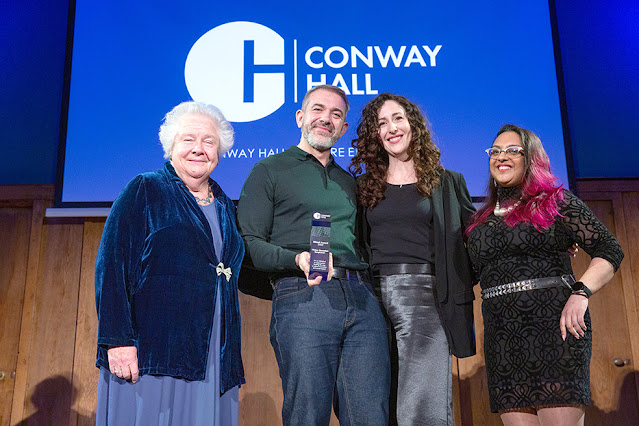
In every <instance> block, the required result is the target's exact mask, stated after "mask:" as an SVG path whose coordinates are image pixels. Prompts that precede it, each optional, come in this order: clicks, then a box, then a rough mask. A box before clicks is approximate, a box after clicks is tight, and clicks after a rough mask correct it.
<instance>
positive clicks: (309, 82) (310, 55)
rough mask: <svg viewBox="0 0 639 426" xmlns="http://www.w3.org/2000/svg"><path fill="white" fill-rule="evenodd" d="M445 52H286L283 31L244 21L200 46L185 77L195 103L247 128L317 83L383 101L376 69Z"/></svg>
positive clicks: (426, 61)
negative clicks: (207, 105)
mask: <svg viewBox="0 0 639 426" xmlns="http://www.w3.org/2000/svg"><path fill="white" fill-rule="evenodd" d="M298 44H299V45H304V44H307V45H308V47H304V48H300V47H299V46H298ZM441 50H442V45H441V44H438V45H434V46H432V47H431V46H428V45H417V44H413V45H401V46H376V45H373V46H319V45H314V42H313V41H308V40H297V39H294V40H292V49H289V50H288V51H285V40H284V38H283V37H282V36H280V35H279V34H278V33H277V32H275V31H273V30H272V29H270V28H268V27H266V26H264V25H261V24H258V23H255V22H244V21H238V22H229V23H226V24H222V25H220V26H217V27H215V28H213V29H212V30H210V31H208V32H206V33H205V34H204V35H202V36H201V37H200V38H199V39H198V40H197V41H196V42H195V44H194V45H193V46H192V47H191V50H190V51H189V54H188V56H187V58H186V64H185V69H184V77H185V82H186V87H187V89H188V91H189V94H190V95H191V97H192V98H193V99H194V100H196V101H201V102H206V103H212V104H215V105H216V106H218V107H219V108H220V109H221V110H222V111H224V114H225V116H226V118H227V119H228V120H230V121H233V122H249V121H255V120H259V119H261V118H264V117H267V116H268V115H270V114H272V113H273V112H275V111H277V110H278V109H279V108H280V107H281V106H282V105H284V103H285V102H286V100H287V99H286V93H287V91H286V89H287V88H288V90H289V93H291V94H292V96H289V97H290V98H291V99H288V100H289V101H291V102H293V103H297V102H298V94H299V93H301V94H302V95H303V94H304V93H306V91H307V90H309V89H311V88H312V87H314V86H316V85H319V84H332V85H334V86H338V87H340V88H342V89H343V90H344V91H345V92H346V94H347V95H377V94H378V92H379V91H378V90H377V89H376V88H375V84H374V81H375V78H374V73H375V71H376V70H388V69H391V68H393V69H396V70H397V72H401V70H403V69H405V68H409V67H411V68H412V67H421V68H424V69H426V68H429V67H436V66H437V59H438V58H437V56H438V55H439V54H440V52H441ZM287 52H288V55H287ZM396 78H402V76H401V75H399V74H398V75H397V76H396Z"/></svg>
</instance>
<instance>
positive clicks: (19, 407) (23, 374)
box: [11, 200, 48, 424]
mask: <svg viewBox="0 0 639 426" xmlns="http://www.w3.org/2000/svg"><path fill="white" fill-rule="evenodd" d="M47 204H48V203H47V202H45V201H43V200H35V201H33V203H32V212H31V226H30V232H29V256H28V260H27V270H26V281H25V288H24V302H23V305H22V320H21V322H20V344H19V345H18V362H17V364H16V377H15V385H14V388H13V402H12V404H11V424H16V423H18V422H19V421H21V420H22V419H23V418H24V415H23V414H24V408H25V401H26V398H27V395H26V392H27V375H28V364H29V359H30V356H31V352H32V343H33V338H32V332H33V329H34V327H35V324H34V319H35V315H36V293H37V288H38V271H39V269H40V252H41V250H40V247H41V244H42V228H43V227H42V223H43V222H44V211H45V208H46V206H47Z"/></svg>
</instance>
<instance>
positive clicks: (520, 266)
mask: <svg viewBox="0 0 639 426" xmlns="http://www.w3.org/2000/svg"><path fill="white" fill-rule="evenodd" d="M508 198H510V199H511V200H512V199H518V198H519V189H518V188H502V189H501V191H500V199H501V200H502V201H504V200H506V199H508ZM502 205H503V203H502ZM559 212H560V214H561V216H562V217H557V218H556V220H555V222H554V224H553V225H551V226H550V227H549V228H548V229H546V230H545V231H543V232H539V231H537V230H536V229H535V228H534V227H533V226H532V225H531V224H528V223H519V224H517V225H515V226H514V227H513V228H510V227H508V226H507V225H506V223H505V222H504V219H503V217H496V216H494V215H492V214H491V215H490V216H489V217H488V219H487V220H486V222H485V223H483V224H481V225H478V226H476V227H475V228H474V229H473V230H472V231H471V233H470V235H469V238H468V252H469V255H470V258H471V261H472V263H473V268H474V269H475V273H476V274H477V276H478V277H480V283H481V287H482V289H486V288H490V287H494V286H498V285H501V284H507V283H511V282H516V281H521V280H525V279H533V278H542V277H553V276H560V275H563V274H569V273H572V267H571V265H570V256H569V255H568V254H567V250H568V248H570V247H571V246H572V244H573V242H577V243H578V244H579V246H580V247H581V248H582V249H583V250H584V251H585V252H586V253H588V254H589V255H590V256H591V257H601V258H604V259H606V260H608V261H609V262H610V263H611V264H612V265H613V267H614V269H615V270H617V268H618V267H619V264H620V263H621V260H622V259H623V252H622V251H621V247H620V246H619V244H618V243H617V240H616V239H615V237H614V236H613V235H612V234H611V233H610V232H609V231H608V230H607V229H606V228H605V226H604V225H603V224H602V223H601V222H600V221H599V220H598V219H597V218H596V217H595V215H594V214H593V213H592V211H591V210H590V209H589V208H588V207H587V206H586V205H585V204H584V203H583V202H582V201H581V200H580V199H578V198H577V197H576V196H575V195H574V194H572V193H571V192H569V191H564V201H563V202H562V203H561V204H560V206H559ZM577 278H578V277H577ZM569 296H570V290H569V289H568V288H567V287H552V288H544V289H536V290H529V291H521V292H518V293H511V294H506V295H502V296H497V297H493V298H490V299H486V300H484V301H483V302H482V313H483V317H484V358H485V360H486V373H487V376H488V389H489V395H490V408H491V411H492V412H497V411H499V410H505V409H511V408H522V407H539V406H548V405H557V404H558V405H566V404H584V405H587V404H589V402H590V354H591V348H592V328H591V324H590V314H589V312H588V311H586V314H585V323H586V326H587V328H588V330H587V331H586V335H585V336H584V337H582V338H580V339H576V338H575V337H574V336H573V335H571V334H570V333H568V336H567V337H566V341H565V342H564V341H562V339H561V334H560V330H559V319H560V317H561V312H562V310H563V308H564V305H565V303H566V301H567V300H568V297H569Z"/></svg>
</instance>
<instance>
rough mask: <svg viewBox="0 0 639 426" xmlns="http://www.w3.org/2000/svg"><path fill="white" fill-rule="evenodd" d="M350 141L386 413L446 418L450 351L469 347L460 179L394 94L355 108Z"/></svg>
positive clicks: (436, 420) (463, 352) (466, 200)
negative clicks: (375, 304)
mask: <svg viewBox="0 0 639 426" xmlns="http://www.w3.org/2000/svg"><path fill="white" fill-rule="evenodd" d="M353 147H355V148H357V155H356V156H355V157H353V160H352V162H351V167H350V169H351V171H352V172H353V173H354V174H355V175H359V174H361V173H362V169H363V168H365V169H366V173H365V174H363V175H361V176H359V178H358V203H359V204H360V213H361V214H360V215H359V217H360V221H359V222H358V224H359V225H358V226H359V227H360V229H359V231H360V233H359V235H361V236H362V239H363V241H362V243H363V246H364V247H365V249H366V251H367V253H368V261H369V263H370V265H371V268H372V270H373V276H374V282H375V286H376V290H377V291H378V294H379V296H380V299H381V301H382V304H383V306H384V310H385V313H386V315H387V318H388V320H389V322H390V325H391V328H392V330H391V331H392V333H391V334H392V339H391V340H392V346H391V360H392V370H393V371H392V373H393V376H392V377H393V389H392V390H391V407H390V411H391V418H393V417H395V419H394V420H395V421H396V422H397V424H407V425H408V424H410V425H420V424H424V425H434V424H451V425H452V424H453V413H452V360H451V354H454V355H455V356H457V357H468V356H472V355H474V354H475V338H474V332H473V307H472V302H473V299H474V295H473V285H474V284H475V283H476V280H475V279H474V277H473V274H472V270H471V267H470V262H469V259H468V255H467V253H466V248H465V245H464V231H465V223H466V222H467V220H468V219H469V218H470V216H471V215H472V214H473V212H474V208H473V205H472V201H471V199H470V195H469V193H468V189H467V188H466V182H465V180H464V177H463V176H462V175H461V174H460V173H457V172H453V171H450V170H445V169H444V168H443V167H442V166H441V163H440V161H439V158H440V152H439V149H438V148H437V147H436V146H435V144H434V143H433V141H432V139H431V133H430V130H429V129H428V124H427V122H426V119H425V118H424V116H423V115H422V113H421V112H420V110H419V108H418V107H417V106H416V105H414V104H413V103H411V102H410V101H409V100H408V99H406V98H405V97H403V96H397V95H393V94H390V93H382V94H381V95H379V96H377V97H376V98H375V99H373V100H372V101H370V102H369V103H368V104H367V105H366V106H365V107H364V110H363V112H362V120H361V123H360V125H359V126H358V129H357V139H355V140H353Z"/></svg>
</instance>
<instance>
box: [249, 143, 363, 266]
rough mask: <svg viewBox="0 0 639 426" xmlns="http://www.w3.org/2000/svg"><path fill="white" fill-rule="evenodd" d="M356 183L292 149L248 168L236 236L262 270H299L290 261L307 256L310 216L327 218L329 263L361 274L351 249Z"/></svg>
mask: <svg viewBox="0 0 639 426" xmlns="http://www.w3.org/2000/svg"><path fill="white" fill-rule="evenodd" d="M355 191H356V185H355V179H354V178H353V177H352V176H351V175H350V174H349V173H347V172H346V171H345V170H344V169H342V168H341V167H340V166H339V165H338V164H337V163H335V161H334V159H333V156H331V159H330V160H329V162H328V164H327V165H326V167H324V166H323V165H322V163H320V162H319V160H317V158H315V156H313V155H312V154H309V153H307V152H305V151H303V150H301V149H300V148H298V147H297V146H291V147H290V148H289V149H287V150H286V151H284V152H282V153H280V154H276V155H272V156H270V157H267V158H265V159H263V160H261V161H259V162H258V163H257V164H255V167H253V170H252V171H251V173H250V174H249V176H248V178H247V179H246V182H244V187H243V188H242V193H241V195H240V201H239V204H238V207H237V218H238V226H239V228H240V233H241V234H242V237H243V238H244V241H245V243H246V248H247V251H248V252H249V253H250V255H251V259H252V260H253V265H254V266H255V267H256V268H257V269H259V270H262V271H269V272H275V271H277V272H282V271H288V270H294V271H298V270H299V268H298V267H297V265H296V264H295V256H296V255H297V254H298V253H300V252H303V251H309V248H310V242H309V241H310V236H311V221H312V214H313V213H314V212H322V213H329V214H330V215H331V253H333V264H334V265H335V266H340V267H343V268H348V269H353V270H364V269H366V268H367V265H366V263H364V262H363V261H362V260H361V257H360V256H359V255H358V254H357V251H356V249H355V215H356V196H355Z"/></svg>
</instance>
